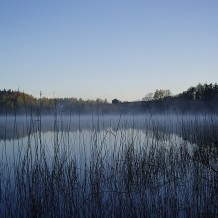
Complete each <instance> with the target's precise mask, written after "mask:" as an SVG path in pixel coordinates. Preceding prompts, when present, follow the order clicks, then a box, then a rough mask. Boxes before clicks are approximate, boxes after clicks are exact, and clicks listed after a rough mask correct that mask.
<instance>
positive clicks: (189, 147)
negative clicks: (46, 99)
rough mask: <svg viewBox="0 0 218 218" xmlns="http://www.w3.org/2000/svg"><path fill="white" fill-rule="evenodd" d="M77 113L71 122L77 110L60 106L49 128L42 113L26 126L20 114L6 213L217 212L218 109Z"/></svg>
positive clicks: (4, 171)
mask: <svg viewBox="0 0 218 218" xmlns="http://www.w3.org/2000/svg"><path fill="white" fill-rule="evenodd" d="M77 118H78V119H77V125H78V127H79V128H76V129H73V128H72V125H73V121H72V120H74V121H75V117H74V118H72V117H68V119H65V117H64V116H62V115H61V114H57V113H54V117H53V125H52V126H53V127H52V128H53V129H52V131H49V132H44V131H43V121H44V119H46V118H45V117H43V116H42V115H41V113H38V115H37V116H33V115H31V116H27V117H26V121H25V122H26V125H25V127H23V130H22V132H23V134H21V133H20V126H19V125H18V123H17V122H18V119H19V118H18V117H15V118H14V127H13V131H14V132H13V135H14V137H13V138H12V139H11V140H7V139H6V138H5V139H4V140H2V141H1V144H0V146H1V147H0V152H1V153H0V154H1V161H0V209H1V210H0V217H150V216H154V217H177V216H182V217H186V216H187V217H216V216H218V209H217V208H218V207H217V202H218V191H217V190H218V186H217V184H218V166H217V159H218V144H217V141H218V119H217V117H216V116H213V115H204V116H187V115H186V116H181V115H173V116H171V115H165V116H163V115H162V116H150V115H144V116H140V117H137V116H135V117H131V118H129V117H128V118H127V117H126V116H124V115H121V116H117V117H116V116H115V117H113V116H111V117H106V116H103V115H100V114H98V115H97V116H96V117H95V116H94V115H93V116H92V118H91V122H88V121H86V118H83V117H82V116H80V115H79V116H78V117H77ZM87 119H88V118H87ZM6 120H7V122H6V124H5V127H4V129H5V130H7V125H8V122H9V118H8V117H6ZM83 126H86V129H83ZM25 134H26V137H25V138H23V137H19V135H21V136H23V135H25ZM48 136H49V138H48ZM10 149H11V150H10ZM9 151H10V152H9Z"/></svg>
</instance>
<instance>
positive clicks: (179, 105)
mask: <svg viewBox="0 0 218 218" xmlns="http://www.w3.org/2000/svg"><path fill="white" fill-rule="evenodd" d="M166 93H167V94H166ZM164 94H165V96H164ZM152 96H153V97H152ZM163 96H164V97H163ZM146 97H147V96H146ZM148 97H150V99H149V100H147V101H146V100H144V101H142V108H143V109H142V110H143V111H147V112H149V111H152V112H153V111H155V112H158V113H160V112H165V111H171V112H172V111H175V112H176V113H177V112H179V113H198V112H199V113H202V112H212V113H218V85H217V83H215V84H200V83H199V84H198V85H197V86H195V87H190V88H188V89H187V90H186V91H184V92H182V93H180V94H178V95H174V96H173V95H172V94H171V92H170V91H169V90H165V91H164V90H156V92H155V93H154V94H153V95H152V93H149V95H148Z"/></svg>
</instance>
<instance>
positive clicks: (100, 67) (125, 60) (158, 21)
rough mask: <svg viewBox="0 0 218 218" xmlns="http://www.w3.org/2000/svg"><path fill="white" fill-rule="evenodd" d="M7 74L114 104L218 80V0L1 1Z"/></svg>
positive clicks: (3, 72) (23, 85)
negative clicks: (154, 92) (158, 91)
mask: <svg viewBox="0 0 218 218" xmlns="http://www.w3.org/2000/svg"><path fill="white" fill-rule="evenodd" d="M0 76H1V77H0V89H3V88H5V89H13V90H17V89H18V88H19V90H20V91H25V92H27V93H30V94H32V95H34V96H36V97H38V96H39V93H40V91H42V94H43V96H47V97H52V96H53V95H54V96H55V97H64V96H66V97H77V98H80V97H81V98H83V99H88V98H91V99H96V98H98V97H100V98H103V99H104V98H107V99H108V100H109V101H110V100H111V99H113V98H115V97H116V98H118V99H120V100H123V101H124V100H128V101H131V100H138V99H141V98H142V97H144V95H145V94H146V93H148V92H153V91H155V89H170V90H171V91H172V92H173V93H175V94H176V93H179V92H181V91H183V90H185V89H187V88H188V87H189V86H192V85H197V84H198V83H199V82H202V83H205V82H207V83H215V82H218V0H149V1H148V0H144V1H137V0H99V1H95V0H86V1H85V0H84V1H82V0H25V1H24V0H19V1H18V0H0Z"/></svg>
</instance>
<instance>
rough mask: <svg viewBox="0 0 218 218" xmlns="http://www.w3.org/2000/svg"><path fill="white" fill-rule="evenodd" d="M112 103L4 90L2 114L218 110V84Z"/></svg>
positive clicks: (157, 93) (0, 102)
mask: <svg viewBox="0 0 218 218" xmlns="http://www.w3.org/2000/svg"><path fill="white" fill-rule="evenodd" d="M114 102H116V103H114V104H111V103H108V102H107V100H106V99H105V100H102V99H99V98H98V99H96V100H83V99H81V98H80V99H77V98H45V97H40V98H35V97H33V96H32V95H28V94H26V93H22V92H19V91H12V90H3V91H0V114H7V113H8V114H14V113H15V114H24V113H34V114H41V113H43V114H51V113H53V114H54V113H57V112H59V113H60V112H61V113H65V114H69V113H73V114H74V113H75V114H78V113H81V114H82V113H94V114H96V113H97V114H100V113H103V114H108V113H120V112H122V113H163V112H176V113H198V112H199V113H202V112H213V113H218V85H217V84H216V83H215V84H198V85H197V86H195V87H190V88H189V89H187V90H186V91H184V92H182V93H180V94H178V95H173V94H172V93H171V91H170V90H161V89H157V90H156V91H155V92H154V93H148V94H147V95H146V96H145V97H144V98H143V99H142V101H137V102H123V103H122V102H120V101H118V100H117V101H114Z"/></svg>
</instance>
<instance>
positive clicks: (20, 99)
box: [0, 89, 109, 114]
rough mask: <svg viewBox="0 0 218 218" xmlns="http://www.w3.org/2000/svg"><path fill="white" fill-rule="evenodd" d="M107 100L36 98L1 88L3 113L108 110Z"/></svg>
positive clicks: (1, 109)
mask: <svg viewBox="0 0 218 218" xmlns="http://www.w3.org/2000/svg"><path fill="white" fill-rule="evenodd" d="M108 105H109V103H108V102H107V100H106V99H105V100H102V99H100V98H98V99H96V100H83V99H81V98H80V99H77V98H46V97H40V98H35V97H33V96H32V95H28V94H26V93H22V92H19V91H12V90H10V89H9V90H5V89H4V90H3V91H1V90H0V113H1V114H5V113H8V114H14V113H16V114H23V113H33V114H40V113H43V114H51V113H56V112H58V113H60V112H63V113H92V112H93V113H94V112H95V113H96V111H97V112H99V111H102V110H103V111H105V112H107V106H108Z"/></svg>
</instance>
